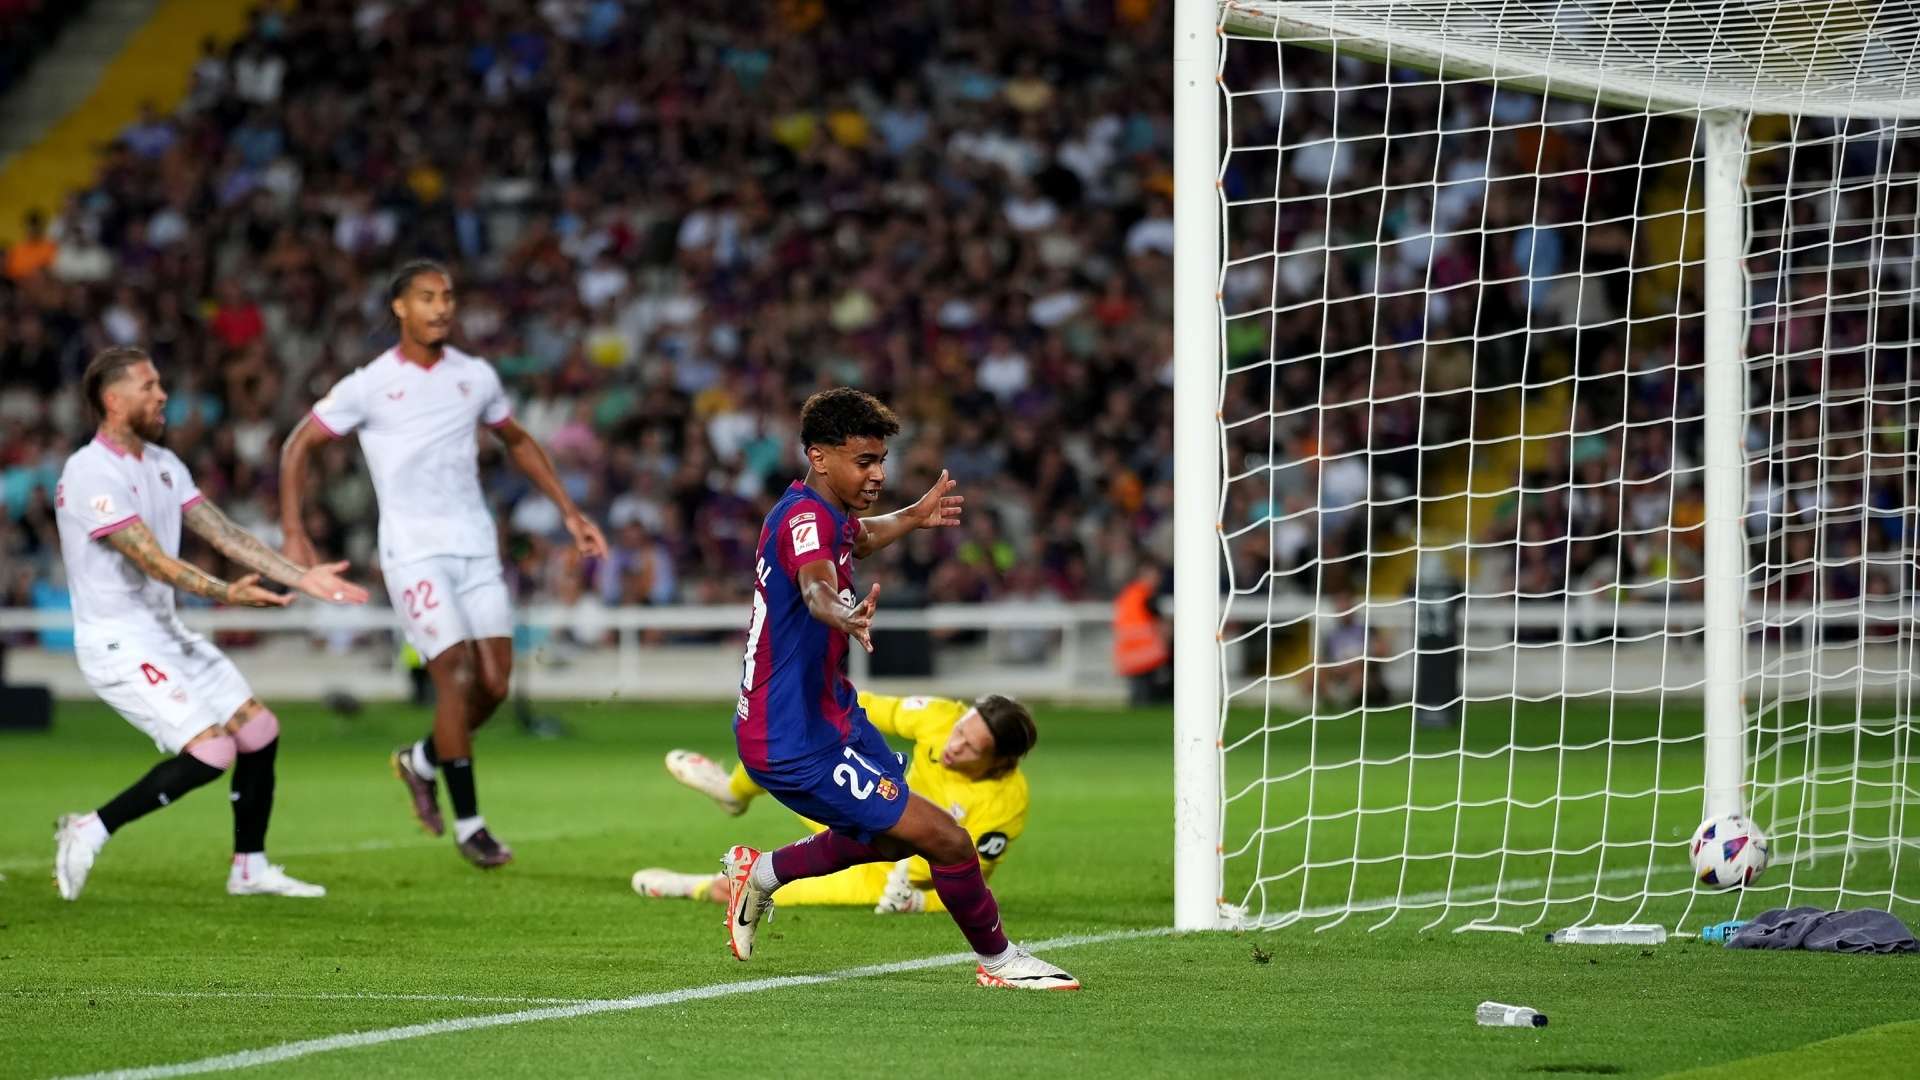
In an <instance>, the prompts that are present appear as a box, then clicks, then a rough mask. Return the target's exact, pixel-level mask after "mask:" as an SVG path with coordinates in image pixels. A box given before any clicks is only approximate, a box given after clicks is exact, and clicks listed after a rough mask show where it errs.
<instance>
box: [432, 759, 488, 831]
mask: <svg viewBox="0 0 1920 1080" xmlns="http://www.w3.org/2000/svg"><path fill="white" fill-rule="evenodd" d="M440 779H441V780H442V781H443V782H445V784H446V785H447V799H448V801H449V802H451V803H453V816H454V817H455V818H456V819H464V818H472V817H479V816H480V798H479V796H478V795H475V794H474V791H473V759H472V758H464V757H463V758H454V759H453V760H452V761H448V762H443V763H441V765H440Z"/></svg>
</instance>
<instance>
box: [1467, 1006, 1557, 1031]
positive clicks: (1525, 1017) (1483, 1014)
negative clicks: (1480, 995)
mask: <svg viewBox="0 0 1920 1080" xmlns="http://www.w3.org/2000/svg"><path fill="white" fill-rule="evenodd" d="M1473 1018H1474V1020H1475V1021H1476V1022H1478V1023H1479V1025H1480V1026H1481V1027H1519V1028H1523V1027H1546V1026H1547V1014H1546V1013H1543V1012H1538V1011H1536V1010H1534V1009H1530V1008H1528V1007H1527V1006H1525V1005H1502V1004H1500V1003H1499V1002H1497V1001H1483V1002H1481V1003H1480V1007H1479V1008H1477V1009H1475V1010H1473Z"/></svg>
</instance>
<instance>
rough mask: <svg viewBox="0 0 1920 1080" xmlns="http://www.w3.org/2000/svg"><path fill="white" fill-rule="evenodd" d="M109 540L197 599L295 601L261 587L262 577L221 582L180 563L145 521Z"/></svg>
mask: <svg viewBox="0 0 1920 1080" xmlns="http://www.w3.org/2000/svg"><path fill="white" fill-rule="evenodd" d="M106 541H107V543H109V544H111V545H113V548H114V550H115V551H118V552H119V553H120V554H122V555H125V556H126V557H127V559H128V561H130V562H132V563H133V565H135V566H137V567H139V568H140V569H141V570H142V571H143V572H144V573H145V574H146V575H147V576H148V577H150V578H153V579H154V580H155V581H164V582H166V583H167V584H169V585H171V586H173V587H174V588H176V589H184V590H186V591H187V592H190V593H193V594H194V595H195V596H204V597H206V598H207V599H209V600H217V601H219V602H220V603H223V604H242V605H245V606H247V607H285V606H287V605H288V604H290V603H292V602H293V597H291V596H285V595H282V594H280V593H275V592H269V591H268V590H266V589H263V588H261V587H260V575H259V574H248V575H247V576H246V577H243V578H241V579H239V580H238V581H221V580H220V579H219V578H217V577H214V576H213V575H212V574H209V573H207V572H206V571H204V570H202V569H200V568H199V567H197V566H192V565H189V564H187V563H183V562H181V561H180V560H179V559H176V558H174V557H173V556H171V555H169V554H167V553H166V552H164V551H162V550H160V540H159V538H158V537H156V536H154V535H153V530H152V529H149V528H147V523H146V522H144V521H135V522H134V523H133V524H131V525H128V526H125V527H124V528H121V529H118V530H116V531H114V532H111V533H108V534H107V536H106Z"/></svg>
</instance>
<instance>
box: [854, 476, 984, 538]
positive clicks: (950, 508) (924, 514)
mask: <svg viewBox="0 0 1920 1080" xmlns="http://www.w3.org/2000/svg"><path fill="white" fill-rule="evenodd" d="M955 483H956V482H955V481H954V480H952V479H950V478H948V476H947V470H945V469H941V470H940V479H938V480H935V481H934V482H933V487H931V488H929V489H927V493H926V494H925V495H922V496H920V501H919V502H916V503H914V504H913V505H912V506H907V507H902V508H901V509H899V510H895V511H894V512H893V513H891V514H881V515H880V516H878V517H864V518H861V519H860V535H859V536H857V537H855V538H854V541H853V556H854V558H856V559H864V558H866V557H867V556H869V555H871V554H873V553H874V552H876V551H879V550H880V549H881V548H883V547H886V546H887V545H888V544H891V543H893V542H894V541H895V540H898V539H900V538H901V537H903V536H905V535H907V534H908V533H910V532H912V531H913V530H915V529H940V528H946V527H949V526H953V525H958V524H960V506H961V504H962V503H964V502H966V496H964V495H949V494H947V492H949V491H952V490H953V489H954V486H955Z"/></svg>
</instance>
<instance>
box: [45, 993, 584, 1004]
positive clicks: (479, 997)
mask: <svg viewBox="0 0 1920 1080" xmlns="http://www.w3.org/2000/svg"><path fill="white" fill-rule="evenodd" d="M8 996H10V997H14V998H68V997H100V998H109V999H111V998H124V997H142V998H169V999H171V998H183V999H187V1000H199V999H201V998H222V999H228V998H240V999H255V1000H260V1001H444V1002H458V1003H464V1004H479V1005H579V1004H583V1003H585V1002H588V1001H593V1000H595V999H593V998H581V997H500V996H495V995H486V994H407V993H383V992H380V991H377V990H364V991H333V992H327V991H315V992H313V993H298V992H292V991H286V992H283V991H279V990H117V989H110V990H54V989H47V990H41V989H34V990H15V991H12V992H11V993H10V994H9V995H8Z"/></svg>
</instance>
